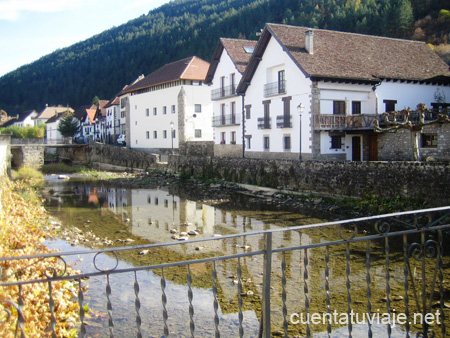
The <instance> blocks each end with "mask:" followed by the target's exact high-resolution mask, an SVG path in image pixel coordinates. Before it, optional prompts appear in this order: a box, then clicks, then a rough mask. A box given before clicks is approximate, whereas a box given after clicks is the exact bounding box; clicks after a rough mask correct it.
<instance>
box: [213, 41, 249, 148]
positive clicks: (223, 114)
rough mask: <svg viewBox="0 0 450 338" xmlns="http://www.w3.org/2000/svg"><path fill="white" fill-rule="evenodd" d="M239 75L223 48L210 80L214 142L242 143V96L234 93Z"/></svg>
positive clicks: (239, 78) (240, 75)
mask: <svg viewBox="0 0 450 338" xmlns="http://www.w3.org/2000/svg"><path fill="white" fill-rule="evenodd" d="M241 77H242V74H241V73H240V72H239V71H238V70H237V69H236V67H235V64H234V63H233V61H232V60H231V58H230V56H229V55H228V53H227V52H226V50H225V49H224V51H223V52H222V55H221V58H220V62H219V64H218V66H217V69H216V71H215V73H214V78H213V80H212V83H213V86H212V87H213V88H212V92H211V93H212V98H213V111H214V120H213V126H214V143H215V144H242V127H241V126H242V98H241V97H240V96H238V95H237V94H236V87H237V85H238V83H239V81H240V80H241Z"/></svg>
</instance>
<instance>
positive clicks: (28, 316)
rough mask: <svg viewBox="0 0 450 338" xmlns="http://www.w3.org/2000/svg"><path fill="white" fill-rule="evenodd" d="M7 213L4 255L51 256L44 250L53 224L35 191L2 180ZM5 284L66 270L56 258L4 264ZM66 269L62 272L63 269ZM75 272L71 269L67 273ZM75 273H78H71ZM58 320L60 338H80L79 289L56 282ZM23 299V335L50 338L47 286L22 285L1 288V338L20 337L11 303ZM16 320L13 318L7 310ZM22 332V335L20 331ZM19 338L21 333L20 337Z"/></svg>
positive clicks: (1, 222) (0, 220)
mask: <svg viewBox="0 0 450 338" xmlns="http://www.w3.org/2000/svg"><path fill="white" fill-rule="evenodd" d="M0 195H1V204H2V210H1V211H0V256H1V257H15V256H27V255H34V254H43V253H49V252H51V250H49V249H48V248H47V247H45V246H44V245H42V243H43V241H44V240H45V237H46V233H45V231H44V230H43V229H44V226H45V225H46V224H47V223H48V219H47V216H46V212H45V210H44V208H43V207H42V206H41V204H40V201H39V199H38V198H37V197H36V194H35V193H34V191H33V190H32V189H31V188H30V187H29V186H28V185H27V184H25V183H24V182H23V181H16V182H11V181H9V180H7V179H2V180H1V181H0ZM0 264H1V269H2V270H1V273H2V275H1V278H2V280H1V282H14V281H17V280H20V281H25V280H35V279H41V280H42V279H44V280H45V279H46V274H47V275H51V274H52V271H53V270H52V268H53V269H55V271H64V266H63V265H62V264H61V261H60V260H59V259H57V258H50V259H44V260H38V259H21V260H10V261H1V262H0ZM61 268H62V269H61ZM68 269H70V268H68ZM70 273H71V274H73V273H74V271H72V270H71V271H70ZM51 288H52V297H53V301H54V315H55V319H56V326H55V332H56V335H57V337H75V336H76V335H77V330H76V323H77V320H78V313H79V305H78V303H77V300H76V298H77V294H78V288H77V284H76V283H75V282H74V281H55V282H52V283H51ZM19 293H20V294H21V295H22V301H23V310H22V314H23V317H24V320H25V325H24V333H25V335H26V336H27V337H51V336H52V330H51V312H50V310H49V309H50V305H49V304H50V302H49V300H50V295H49V284H48V282H43V283H37V284H25V285H23V286H22V287H21V290H19V287H18V286H0V301H1V303H0V311H1V312H0V337H4V338H9V337H14V336H15V331H16V325H17V319H18V315H19V314H18V311H17V309H16V308H15V307H14V306H12V305H11V304H10V302H14V303H15V304H20V297H19ZM8 310H9V311H10V313H11V316H10V318H9V319H8V314H7V311H8ZM19 332H20V330H19ZM19 336H20V333H19Z"/></svg>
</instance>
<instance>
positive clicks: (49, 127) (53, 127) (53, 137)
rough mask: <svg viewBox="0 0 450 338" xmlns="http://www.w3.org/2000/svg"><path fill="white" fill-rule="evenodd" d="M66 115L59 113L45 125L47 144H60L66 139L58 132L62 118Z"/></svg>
mask: <svg viewBox="0 0 450 338" xmlns="http://www.w3.org/2000/svg"><path fill="white" fill-rule="evenodd" d="M65 115H66V113H58V114H56V115H55V116H52V117H51V118H49V119H48V120H47V122H46V123H45V125H46V133H45V137H46V139H47V142H50V143H58V142H61V141H62V140H63V139H64V137H63V136H62V135H61V133H60V132H59V131H58V125H59V122H60V120H61V118H62V117H64V116H65Z"/></svg>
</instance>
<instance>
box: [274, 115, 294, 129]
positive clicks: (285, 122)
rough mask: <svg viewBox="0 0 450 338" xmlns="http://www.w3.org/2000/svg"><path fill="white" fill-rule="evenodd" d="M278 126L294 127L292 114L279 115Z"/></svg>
mask: <svg viewBox="0 0 450 338" xmlns="http://www.w3.org/2000/svg"><path fill="white" fill-rule="evenodd" d="M277 128H292V115H278V116H277Z"/></svg>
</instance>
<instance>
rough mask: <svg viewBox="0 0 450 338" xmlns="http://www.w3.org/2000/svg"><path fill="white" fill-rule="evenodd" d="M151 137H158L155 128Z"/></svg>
mask: <svg viewBox="0 0 450 338" xmlns="http://www.w3.org/2000/svg"><path fill="white" fill-rule="evenodd" d="M153 138H155V139H156V138H158V132H157V131H156V130H154V131H153Z"/></svg>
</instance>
